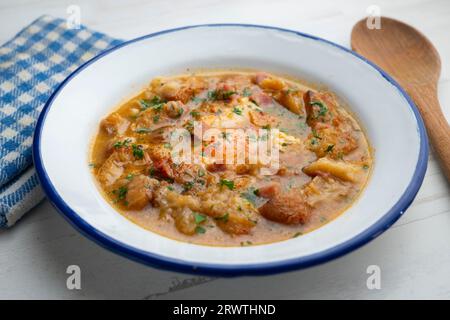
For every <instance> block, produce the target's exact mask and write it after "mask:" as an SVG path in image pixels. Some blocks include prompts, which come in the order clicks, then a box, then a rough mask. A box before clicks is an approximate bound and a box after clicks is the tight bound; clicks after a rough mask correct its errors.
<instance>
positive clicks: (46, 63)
mask: <svg viewBox="0 0 450 320" xmlns="http://www.w3.org/2000/svg"><path fill="white" fill-rule="evenodd" d="M119 43H121V41H120V40H117V39H113V38H111V37H108V36H107V35H105V34H102V33H99V32H95V31H92V30H90V29H87V28H86V27H83V26H80V28H79V29H70V28H68V27H67V25H66V21H65V20H63V19H58V18H53V17H50V16H42V17H40V18H38V19H37V20H35V21H34V22H32V23H31V24H30V25H29V26H27V27H25V28H24V29H23V30H22V31H20V32H19V33H18V34H17V35H16V36H15V37H14V38H13V39H11V40H10V41H8V42H7V43H5V44H4V45H3V46H1V47H0V228H2V227H10V226H12V225H13V224H14V223H15V222H16V221H17V220H18V219H20V218H21V217H22V215H23V214H24V213H25V212H27V211H28V210H29V209H31V208H32V207H34V206H35V205H36V204H38V203H39V202H40V201H41V200H42V199H43V198H44V193H43V192H42V189H41V188H40V186H39V181H38V179H37V175H36V172H35V170H34V168H33V166H32V159H31V144H32V140H33V132H34V127H35V124H36V121H37V118H38V116H39V113H40V111H41V110H42V108H43V106H44V104H45V102H46V101H47V99H48V98H49V97H50V95H51V94H52V93H53V91H54V90H55V89H56V87H57V86H58V85H59V84H60V83H61V82H62V81H63V80H64V79H65V78H66V77H67V76H68V75H69V74H70V73H71V72H72V71H74V70H75V69H76V68H77V67H79V66H80V65H81V64H83V63H84V62H86V61H88V60H89V59H91V58H92V57H94V56H95V55H97V54H98V53H100V52H101V51H103V50H105V49H107V48H109V47H112V46H115V45H118V44H119Z"/></svg>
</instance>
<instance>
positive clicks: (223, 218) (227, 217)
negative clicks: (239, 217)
mask: <svg viewBox="0 0 450 320" xmlns="http://www.w3.org/2000/svg"><path fill="white" fill-rule="evenodd" d="M229 217H230V215H229V214H228V213H225V214H224V215H223V216H220V217H216V218H214V220H219V221H223V222H228V219H229Z"/></svg>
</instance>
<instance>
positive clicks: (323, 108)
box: [310, 101, 328, 117]
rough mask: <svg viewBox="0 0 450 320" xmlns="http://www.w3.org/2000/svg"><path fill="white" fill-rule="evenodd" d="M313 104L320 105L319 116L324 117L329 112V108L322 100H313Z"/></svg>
mask: <svg viewBox="0 0 450 320" xmlns="http://www.w3.org/2000/svg"><path fill="white" fill-rule="evenodd" d="M310 105H311V106H318V107H319V113H318V115H317V117H323V116H325V115H326V114H327V112H328V108H327V107H326V106H325V105H324V104H323V103H322V102H320V101H312V102H311V103H310Z"/></svg>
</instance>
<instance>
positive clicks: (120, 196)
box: [113, 186, 128, 200]
mask: <svg viewBox="0 0 450 320" xmlns="http://www.w3.org/2000/svg"><path fill="white" fill-rule="evenodd" d="M127 192H128V188H127V187H125V186H122V187H120V188H119V189H116V190H113V193H114V194H115V195H117V200H124V199H125V197H126V196H127Z"/></svg>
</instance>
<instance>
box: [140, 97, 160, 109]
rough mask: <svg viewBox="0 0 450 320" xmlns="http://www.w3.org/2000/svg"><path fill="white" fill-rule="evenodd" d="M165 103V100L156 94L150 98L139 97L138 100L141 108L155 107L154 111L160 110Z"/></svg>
mask: <svg viewBox="0 0 450 320" xmlns="http://www.w3.org/2000/svg"><path fill="white" fill-rule="evenodd" d="M164 103H166V101H165V100H163V99H161V98H160V97H158V96H154V97H153V98H152V99H150V100H148V99H141V100H139V104H140V105H141V109H142V110H147V109H148V108H152V109H155V110H156V111H160V110H161V108H162V106H163V105H164Z"/></svg>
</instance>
